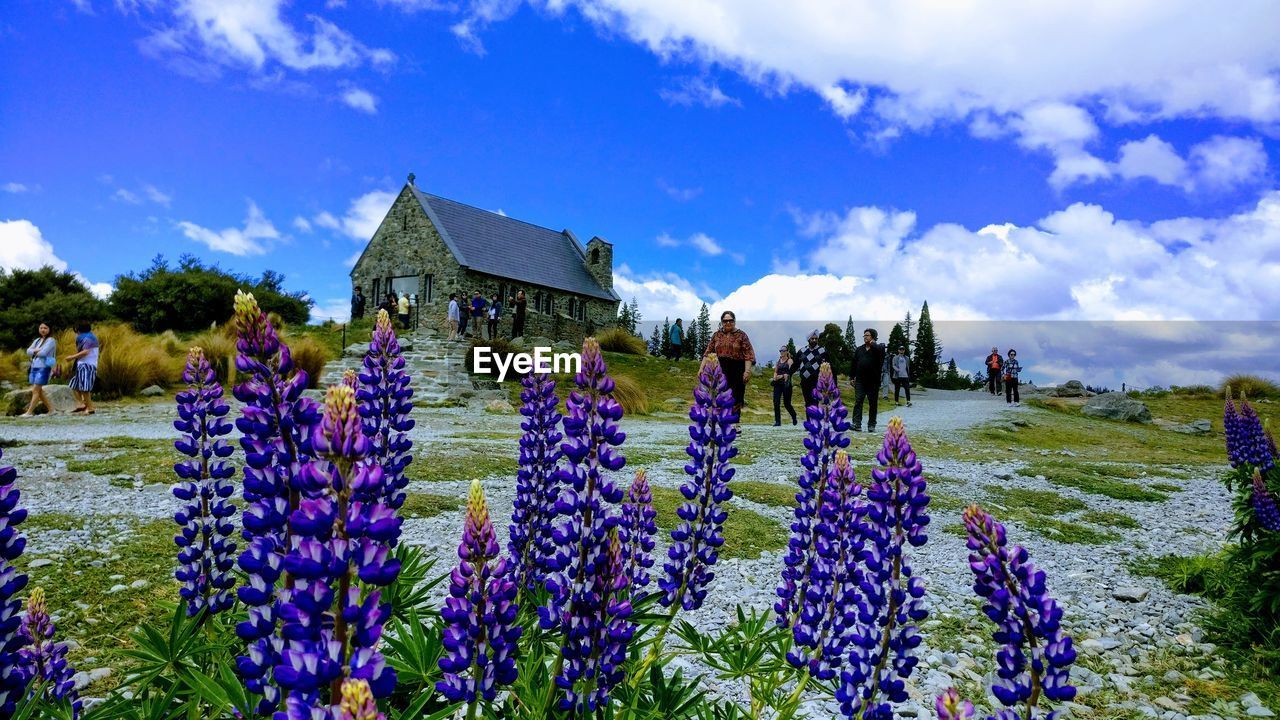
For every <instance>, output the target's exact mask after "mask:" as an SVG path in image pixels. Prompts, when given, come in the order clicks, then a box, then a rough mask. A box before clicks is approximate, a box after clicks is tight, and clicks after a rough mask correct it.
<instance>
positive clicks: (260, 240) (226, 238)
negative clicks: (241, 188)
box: [178, 200, 280, 256]
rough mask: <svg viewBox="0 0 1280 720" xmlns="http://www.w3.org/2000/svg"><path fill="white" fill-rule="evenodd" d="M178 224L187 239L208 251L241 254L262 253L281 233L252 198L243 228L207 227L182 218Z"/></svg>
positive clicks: (266, 250)
mask: <svg viewBox="0 0 1280 720" xmlns="http://www.w3.org/2000/svg"><path fill="white" fill-rule="evenodd" d="M178 227H179V228H180V229H181V230H182V234H183V235H186V236H187V238H188V239H190V240H194V241H195V242H198V243H200V244H201V245H204V246H206V247H208V248H209V249H210V250H217V251H218V252H225V253H230V254H232V255H240V256H246V255H263V254H265V253H267V252H268V251H269V250H270V249H271V248H272V247H273V246H274V245H275V242H276V241H277V240H279V239H280V232H279V231H278V230H276V227H275V225H272V224H271V221H270V220H268V219H267V218H266V216H265V215H263V214H262V210H261V209H259V208H258V205H257V203H255V202H253V201H252V200H250V201H249V214H248V216H247V217H246V218H245V221H244V227H242V228H225V229H223V230H210V229H208V228H205V227H201V226H200V225H197V224H195V223H193V222H188V221H185V220H184V221H181V222H179V223H178Z"/></svg>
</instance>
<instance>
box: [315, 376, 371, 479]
mask: <svg viewBox="0 0 1280 720" xmlns="http://www.w3.org/2000/svg"><path fill="white" fill-rule="evenodd" d="M311 447H312V450H313V451H314V452H315V454H316V455H319V456H321V457H324V458H328V459H330V460H332V461H334V462H337V461H339V460H346V461H354V460H361V459H363V458H364V457H365V456H366V455H368V454H369V448H370V443H369V439H368V438H366V437H365V435H364V432H363V431H362V430H361V429H360V415H359V414H358V413H357V412H356V393H355V391H354V390H352V389H351V388H350V387H348V386H346V385H332V386H330V387H329V390H328V391H327V392H326V394H325V399H324V416H323V418H322V419H321V420H320V424H319V425H316V426H315V429H314V430H313V431H312V434H311Z"/></svg>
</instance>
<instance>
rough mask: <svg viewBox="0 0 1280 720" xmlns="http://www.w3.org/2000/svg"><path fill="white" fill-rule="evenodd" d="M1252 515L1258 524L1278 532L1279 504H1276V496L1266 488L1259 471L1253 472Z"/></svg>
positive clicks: (1279, 522)
mask: <svg viewBox="0 0 1280 720" xmlns="http://www.w3.org/2000/svg"><path fill="white" fill-rule="evenodd" d="M1250 500H1251V501H1252V505H1253V516H1254V517H1255V518H1257V520H1258V524H1259V525H1261V526H1262V527H1263V528H1264V529H1266V530H1270V531H1271V532H1280V506H1277V504H1276V496H1275V495H1274V494H1272V493H1271V491H1270V490H1268V489H1267V485H1266V482H1265V481H1263V479H1262V475H1261V474H1260V473H1257V472H1254V474H1253V495H1252V497H1251V498H1250Z"/></svg>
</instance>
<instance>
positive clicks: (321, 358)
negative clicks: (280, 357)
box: [286, 335, 329, 388]
mask: <svg viewBox="0 0 1280 720" xmlns="http://www.w3.org/2000/svg"><path fill="white" fill-rule="evenodd" d="M286 342H288V343H289V349H290V351H292V353H293V363H294V364H295V365H297V366H298V368H299V369H301V370H306V371H307V387H309V388H313V387H317V385H318V384H319V382H320V374H321V373H322V372H324V364H325V363H327V362H329V351H328V350H326V349H325V347H324V346H323V345H321V344H320V343H319V342H316V340H315V338H312V337H308V336H306V335H304V336H302V337H293V338H287V339H286Z"/></svg>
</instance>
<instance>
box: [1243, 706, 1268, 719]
mask: <svg viewBox="0 0 1280 720" xmlns="http://www.w3.org/2000/svg"><path fill="white" fill-rule="evenodd" d="M1244 714H1245V715H1248V716H1249V717H1275V713H1273V712H1271V710H1270V709H1269V708H1267V707H1264V706H1262V705H1254V706H1253V707H1250V708H1247V709H1245V711H1244Z"/></svg>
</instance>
